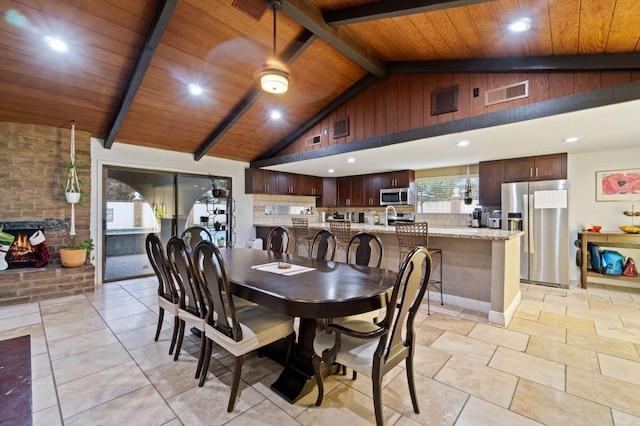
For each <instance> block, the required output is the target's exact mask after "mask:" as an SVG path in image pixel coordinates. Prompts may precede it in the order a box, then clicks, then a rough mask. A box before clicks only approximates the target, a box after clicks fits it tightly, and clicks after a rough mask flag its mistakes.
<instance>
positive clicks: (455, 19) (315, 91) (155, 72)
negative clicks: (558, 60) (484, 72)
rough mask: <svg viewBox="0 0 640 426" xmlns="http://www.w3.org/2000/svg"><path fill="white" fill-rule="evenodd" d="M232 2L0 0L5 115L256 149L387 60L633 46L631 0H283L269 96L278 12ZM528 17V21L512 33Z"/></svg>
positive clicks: (176, 146)
mask: <svg viewBox="0 0 640 426" xmlns="http://www.w3.org/2000/svg"><path fill="white" fill-rule="evenodd" d="M246 1H248V2H249V3H251V2H252V1H253V2H254V3H255V6H256V7H257V8H258V9H260V8H264V6H265V3H263V0H246ZM232 3H233V0H179V1H178V0H159V1H158V0H136V1H130V0H84V1H74V0H61V1H44V0H0V14H1V15H2V20H1V21H0V121H3V122H20V123H34V124H42V125H49V126H57V127H68V126H69V122H70V121H71V120H75V122H76V128H77V129H79V130H82V131H88V132H90V133H91V134H92V135H93V136H94V137H97V138H102V139H106V146H107V147H108V146H110V145H111V143H113V142H114V141H115V143H125V144H134V145H141V146H147V147H154V148H161V149H166V150H173V151H179V152H185V153H191V154H194V156H195V157H196V158H200V157H201V156H203V155H211V156H216V157H222V158H228V159H233V160H240V161H252V160H255V159H257V158H260V157H261V156H262V155H264V154H265V153H266V152H269V151H270V149H271V148H272V147H274V146H276V145H277V144H278V142H280V141H282V140H283V139H285V138H286V137H287V135H290V134H291V133H293V132H295V131H296V129H298V128H299V127H300V126H302V125H303V124H304V123H305V122H306V121H307V120H309V118H310V117H313V116H314V115H315V114H317V113H318V111H320V110H322V109H323V107H325V106H326V105H327V104H329V103H330V102H331V101H332V100H334V99H336V98H337V97H339V96H340V95H341V94H342V93H344V92H345V91H347V90H348V89H349V88H350V87H351V86H353V85H354V84H356V83H357V82H358V81H359V80H361V79H362V78H363V77H365V76H366V75H368V74H369V73H371V74H374V75H376V77H384V75H381V74H384V73H385V72H386V67H387V65H388V64H389V63H392V62H397V61H445V60H456V59H466V60H474V59H487V58H537V57H540V58H541V57H548V56H566V55H572V56H574V55H595V54H618V53H640V42H639V40H640V25H638V22H640V2H638V1H637V0H495V1H488V0H475V1H474V0H455V1H450V0H449V1H445V0H440V1H419V0H411V1H409V0H405V1H402V2H396V1H392V0H382V1H377V2H374V1H371V0H284V6H283V9H282V11H281V12H278V14H277V50H278V55H279V56H280V57H281V58H282V59H284V60H288V62H289V71H290V73H291V75H292V78H293V87H292V88H291V89H290V90H289V91H288V92H287V93H286V94H283V95H269V94H265V93H263V92H261V91H260V90H258V89H257V87H256V84H255V79H254V73H255V72H256V71H257V70H258V69H259V68H260V67H261V66H262V64H263V63H264V62H265V59H267V58H268V57H269V55H270V53H271V51H272V49H273V46H272V44H271V43H272V40H273V38H272V37H273V20H272V19H273V15H272V12H271V11H269V10H266V12H265V13H264V14H263V15H262V17H261V18H260V19H259V20H256V19H255V18H254V17H251V16H249V15H248V14H246V13H244V12H243V11H241V10H239V9H238V8H236V7H234V6H233V5H232ZM407 7H408V8H409V10H403V8H407ZM160 12H164V15H161V14H160ZM523 16H524V17H528V18H530V19H531V21H532V29H531V30H530V31H528V32H526V33H523V34H514V33H510V32H509V31H508V30H507V29H506V26H507V24H508V23H509V22H510V21H511V20H513V19H515V18H518V17H523ZM47 35H51V36H56V37H60V38H63V39H65V40H66V41H67V43H68V44H69V51H68V52H66V53H57V52H54V51H52V50H50V49H49V48H48V47H47V46H46V45H45V43H44V42H43V37H45V36H47ZM505 71H508V70H505ZM192 83H193V84H199V85H201V86H202V87H203V90H204V93H203V94H202V95H200V96H197V97H196V96H193V95H191V94H189V91H188V85H189V84H192ZM272 109H278V110H279V111H281V112H282V114H283V119H282V120H280V121H274V120H272V119H270V117H269V113H270V111H271V110H272Z"/></svg>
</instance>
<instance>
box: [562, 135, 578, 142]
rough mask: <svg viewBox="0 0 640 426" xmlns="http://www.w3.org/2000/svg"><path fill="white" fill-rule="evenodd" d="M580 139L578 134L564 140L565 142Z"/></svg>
mask: <svg viewBox="0 0 640 426" xmlns="http://www.w3.org/2000/svg"><path fill="white" fill-rule="evenodd" d="M578 139H580V138H579V137H577V136H571V137H568V138H566V139H565V140H564V141H565V142H577V141H578Z"/></svg>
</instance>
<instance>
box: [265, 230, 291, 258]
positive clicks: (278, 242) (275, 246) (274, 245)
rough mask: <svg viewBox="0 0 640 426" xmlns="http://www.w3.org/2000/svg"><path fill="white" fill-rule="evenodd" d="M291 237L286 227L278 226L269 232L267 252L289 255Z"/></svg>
mask: <svg viewBox="0 0 640 426" xmlns="http://www.w3.org/2000/svg"><path fill="white" fill-rule="evenodd" d="M290 240H291V237H290V235H289V231H288V230H287V228H285V227H284V226H276V227H275V228H273V229H272V230H271V232H269V237H268V238H267V250H269V251H274V252H276V253H287V250H288V249H289V241H290Z"/></svg>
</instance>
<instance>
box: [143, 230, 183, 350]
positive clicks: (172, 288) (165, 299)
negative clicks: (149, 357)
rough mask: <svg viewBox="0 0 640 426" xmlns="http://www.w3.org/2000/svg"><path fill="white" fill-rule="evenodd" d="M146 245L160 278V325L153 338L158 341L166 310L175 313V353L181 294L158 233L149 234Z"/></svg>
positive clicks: (172, 340) (173, 343) (148, 254)
mask: <svg viewBox="0 0 640 426" xmlns="http://www.w3.org/2000/svg"><path fill="white" fill-rule="evenodd" d="M145 247H146V250H147V256H148V257H149V263H151V267H152V268H153V271H154V272H155V273H156V277H157V279H158V327H157V328H156V336H155V338H154V339H153V340H154V341H156V342H157V341H158V338H159V337H160V331H162V324H163V322H164V313H165V311H166V312H168V313H170V314H171V315H173V336H171V345H170V346H169V354H173V348H174V347H175V345H176V338H177V336H178V328H179V325H180V323H179V320H178V307H179V306H180V294H179V293H178V289H177V288H176V284H175V281H174V279H173V275H172V274H171V267H170V266H169V260H168V259H167V254H166V253H165V251H164V247H163V246H162V242H161V241H160V237H158V234H156V233H153V232H152V233H150V234H148V235H147V238H146V241H145Z"/></svg>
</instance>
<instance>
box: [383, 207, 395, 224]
mask: <svg viewBox="0 0 640 426" xmlns="http://www.w3.org/2000/svg"><path fill="white" fill-rule="evenodd" d="M389 209H391V210H393V216H394V217H396V216H398V212H397V211H396V208H395V207H393V206H387V208H386V209H384V224H385V225H387V226H389Z"/></svg>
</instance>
